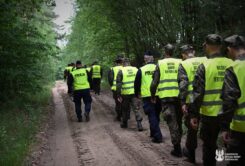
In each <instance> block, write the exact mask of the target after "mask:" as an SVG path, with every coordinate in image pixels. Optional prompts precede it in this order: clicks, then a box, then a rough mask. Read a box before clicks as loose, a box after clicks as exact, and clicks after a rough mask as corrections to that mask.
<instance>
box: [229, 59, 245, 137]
mask: <svg viewBox="0 0 245 166" xmlns="http://www.w3.org/2000/svg"><path fill="white" fill-rule="evenodd" d="M232 68H233V71H234V73H235V75H236V77H237V80H238V84H239V87H240V90H241V97H240V98H239V99H238V101H237V102H238V109H237V110H236V111H235V113H234V116H233V119H232V122H231V124H230V128H231V130H235V131H238V132H243V133H244V132H245V88H244V87H245V73H244V71H245V60H242V61H241V60H236V61H235V62H234V63H233V64H232Z"/></svg>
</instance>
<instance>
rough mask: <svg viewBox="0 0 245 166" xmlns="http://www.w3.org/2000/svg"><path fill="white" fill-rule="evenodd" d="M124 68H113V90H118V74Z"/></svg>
mask: <svg viewBox="0 0 245 166" xmlns="http://www.w3.org/2000/svg"><path fill="white" fill-rule="evenodd" d="M122 68H123V67H122V66H115V67H112V68H111V70H113V74H114V77H113V84H112V86H111V90H114V91H115V90H116V89H117V86H116V84H117V82H116V81H117V74H118V72H119V70H121V69H122Z"/></svg>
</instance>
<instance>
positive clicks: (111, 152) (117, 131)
mask: <svg viewBox="0 0 245 166" xmlns="http://www.w3.org/2000/svg"><path fill="white" fill-rule="evenodd" d="M66 91H67V90H66V84H65V83H64V82H63V81H57V82H56V86H55V88H54V89H53V97H54V99H53V100H54V105H55V114H54V125H53V128H52V129H51V130H50V131H49V136H48V145H47V146H48V148H47V150H46V151H45V152H44V153H43V154H42V156H41V159H40V162H39V163H40V165H44V166H53V165H55V166H77V165H82V166H83V165H85V166H87V165H88V166H124V165H125V166H131V165H132V166H136V165H139V166H144V165H145V166H156V165H163V166H164V165H166V166H168V165H186V166H188V165H191V164H189V163H188V162H185V161H184V160H185V158H184V157H183V158H175V157H172V156H171V155H170V151H171V149H172V145H171V142H170V137H169V132H168V130H167V129H166V125H164V126H163V124H161V129H162V132H163V135H164V143H161V144H154V143H151V139H150V137H149V124H148V119H147V117H146V116H145V115H144V114H143V112H142V114H143V115H144V121H143V127H144V131H143V132H138V131H137V128H136V122H135V120H134V115H133V113H131V119H130V121H129V128H128V129H121V128H120V124H119V122H116V121H114V117H115V113H114V109H113V108H114V103H113V99H112V97H111V93H110V92H109V91H108V92H106V91H102V93H101V95H100V96H95V95H93V96H92V98H93V103H92V110H91V114H90V117H91V119H90V122H81V123H78V122H77V119H76V116H75V111H74V103H73V102H72V100H71V99H70V98H69V97H68V95H67V94H66ZM182 142H184V141H182ZM199 151H200V150H199ZM200 160H201V159H200V157H199V158H198V163H200ZM198 165H200V164H198Z"/></svg>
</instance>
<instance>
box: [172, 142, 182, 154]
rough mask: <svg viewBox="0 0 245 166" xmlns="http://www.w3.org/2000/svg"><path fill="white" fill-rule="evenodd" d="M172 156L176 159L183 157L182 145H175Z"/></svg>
mask: <svg viewBox="0 0 245 166" xmlns="http://www.w3.org/2000/svg"><path fill="white" fill-rule="evenodd" d="M171 155H173V156H175V157H182V152H181V147H180V144H177V145H174V149H173V150H172V151H171Z"/></svg>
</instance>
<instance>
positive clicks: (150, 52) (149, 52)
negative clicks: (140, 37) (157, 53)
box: [144, 50, 153, 56]
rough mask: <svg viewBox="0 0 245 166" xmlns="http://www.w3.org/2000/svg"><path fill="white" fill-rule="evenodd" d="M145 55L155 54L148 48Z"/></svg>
mask: <svg viewBox="0 0 245 166" xmlns="http://www.w3.org/2000/svg"><path fill="white" fill-rule="evenodd" d="M144 55H148V56H153V52H152V51H151V50H147V51H145V53H144Z"/></svg>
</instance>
